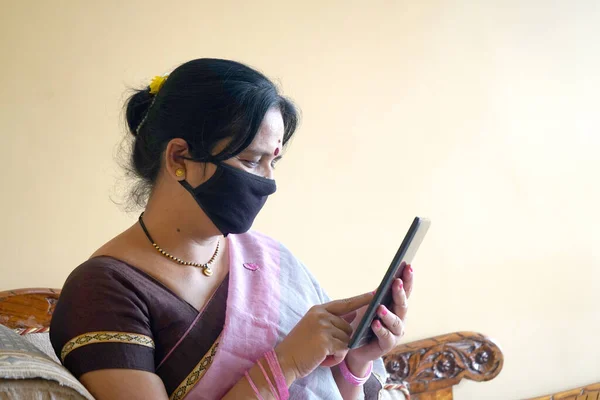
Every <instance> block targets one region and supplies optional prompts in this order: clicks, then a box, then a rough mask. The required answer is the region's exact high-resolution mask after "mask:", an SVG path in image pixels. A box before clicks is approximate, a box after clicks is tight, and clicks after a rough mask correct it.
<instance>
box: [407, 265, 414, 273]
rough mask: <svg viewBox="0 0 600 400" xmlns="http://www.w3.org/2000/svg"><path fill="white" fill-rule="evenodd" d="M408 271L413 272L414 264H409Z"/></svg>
mask: <svg viewBox="0 0 600 400" xmlns="http://www.w3.org/2000/svg"><path fill="white" fill-rule="evenodd" d="M408 272H410V273H411V274H412V273H413V268H412V265H410V264H409V265H408Z"/></svg>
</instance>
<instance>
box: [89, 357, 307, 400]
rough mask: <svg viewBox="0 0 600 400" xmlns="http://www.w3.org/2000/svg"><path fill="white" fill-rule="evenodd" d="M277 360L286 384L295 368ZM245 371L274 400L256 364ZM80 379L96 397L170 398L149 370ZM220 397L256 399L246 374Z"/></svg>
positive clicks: (94, 373) (127, 399) (103, 373)
mask: <svg viewBox="0 0 600 400" xmlns="http://www.w3.org/2000/svg"><path fill="white" fill-rule="evenodd" d="M278 359H279V362H280V364H281V369H282V371H283V374H284V376H285V380H286V383H287V385H288V387H289V386H290V385H291V384H292V382H293V381H294V380H295V378H296V376H295V372H294V368H292V367H291V366H289V365H288V363H287V362H286V360H285V358H284V357H282V356H281V355H279V356H278ZM265 370H266V371H267V373H268V374H269V379H270V380H271V383H272V384H273V385H275V386H276V384H275V380H274V378H273V375H272V374H271V373H270V370H269V368H268V367H266V368H265ZM248 373H249V375H250V378H251V379H252V381H253V382H254V384H255V385H256V388H257V389H258V391H259V393H260V394H261V396H262V397H263V399H265V400H267V399H275V396H274V395H273V394H272V393H271V390H270V386H269V384H268V383H267V381H266V379H265V377H264V376H263V373H262V371H261V370H260V368H259V367H258V365H254V366H253V367H252V368H251V369H250V370H249V371H248ZM79 380H80V382H81V383H82V384H83V386H85V387H86V389H87V390H89V392H90V393H91V394H92V395H93V396H94V398H95V399H96V400H148V399H152V400H168V399H169V395H168V394H167V391H166V390H165V386H164V385H163V382H162V380H161V379H160V377H159V376H158V375H156V374H153V373H152V372H147V371H139V370H135V369H102V370H98V371H92V372H88V373H86V374H83V375H82V376H81V378H80V379H79ZM223 399H224V400H230V399H231V400H233V399H248V400H250V399H252V400H255V399H257V396H256V394H255V393H254V389H252V387H251V386H250V384H249V383H248V380H247V379H246V377H242V378H241V379H240V380H239V381H238V382H237V383H236V384H235V386H234V387H232V388H231V390H229V392H228V393H227V394H226V395H225V397H223Z"/></svg>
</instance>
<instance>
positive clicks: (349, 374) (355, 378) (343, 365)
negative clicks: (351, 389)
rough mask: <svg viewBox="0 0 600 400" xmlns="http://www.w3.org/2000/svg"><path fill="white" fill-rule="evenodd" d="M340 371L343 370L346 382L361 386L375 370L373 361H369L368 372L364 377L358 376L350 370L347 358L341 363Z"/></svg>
mask: <svg viewBox="0 0 600 400" xmlns="http://www.w3.org/2000/svg"><path fill="white" fill-rule="evenodd" d="M340 371H342V375H343V376H344V379H345V380H346V382H348V383H350V384H352V385H354V386H361V385H364V384H365V382H366V381H368V380H369V377H370V376H371V371H373V361H371V362H370V363H369V369H368V370H367V374H366V375H365V377H364V378H359V377H358V376H356V375H354V374H352V372H350V370H349V369H348V365H347V364H346V360H344V361H342V362H341V363H340Z"/></svg>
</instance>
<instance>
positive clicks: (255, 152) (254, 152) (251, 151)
mask: <svg viewBox="0 0 600 400" xmlns="http://www.w3.org/2000/svg"><path fill="white" fill-rule="evenodd" d="M242 153H249V154H252V155H255V156H272V155H273V152H271V151H263V150H258V149H250V148H247V149H245V150H244V151H242ZM277 158H281V156H278V157H277Z"/></svg>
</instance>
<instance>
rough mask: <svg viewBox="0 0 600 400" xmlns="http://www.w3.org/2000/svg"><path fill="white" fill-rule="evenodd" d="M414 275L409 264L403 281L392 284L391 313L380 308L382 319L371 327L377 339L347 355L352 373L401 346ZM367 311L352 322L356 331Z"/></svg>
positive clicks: (375, 321)
mask: <svg viewBox="0 0 600 400" xmlns="http://www.w3.org/2000/svg"><path fill="white" fill-rule="evenodd" d="M413 276H414V273H413V269H412V267H411V266H410V265H407V266H406V268H404V272H403V274H402V279H396V280H395V281H394V283H393V284H392V293H393V298H394V303H393V305H392V307H391V310H389V309H387V308H386V307H385V306H383V305H380V306H379V308H378V309H377V316H378V317H379V319H376V320H374V321H373V322H372V324H371V328H372V329H373V332H375V335H376V336H377V340H373V341H372V342H371V343H369V344H366V345H364V346H362V347H359V348H357V349H352V350H350V351H349V352H348V355H347V356H346V364H347V365H348V368H349V369H350V371H352V372H354V371H356V372H357V373H358V372H359V371H363V370H364V369H365V367H366V366H367V365H368V363H369V362H371V361H373V360H376V359H378V358H379V357H381V356H383V355H385V354H387V353H388V352H389V351H391V350H392V349H393V348H394V347H396V346H397V345H398V344H399V342H400V339H401V338H402V336H404V322H405V320H406V312H407V311H408V303H407V299H408V298H409V297H410V293H411V291H412V287H413ZM366 308H367V307H364V308H363V309H362V310H359V311H358V312H357V315H356V316H355V318H354V320H353V321H352V322H353V323H352V326H353V328H356V326H355V325H356V324H358V322H360V320H361V319H362V316H363V315H364V313H365V311H366ZM380 320H381V322H380Z"/></svg>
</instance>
